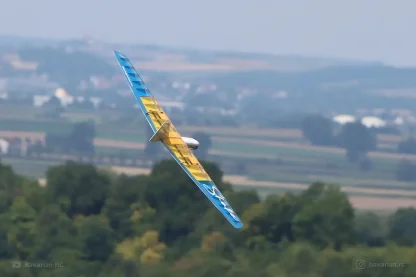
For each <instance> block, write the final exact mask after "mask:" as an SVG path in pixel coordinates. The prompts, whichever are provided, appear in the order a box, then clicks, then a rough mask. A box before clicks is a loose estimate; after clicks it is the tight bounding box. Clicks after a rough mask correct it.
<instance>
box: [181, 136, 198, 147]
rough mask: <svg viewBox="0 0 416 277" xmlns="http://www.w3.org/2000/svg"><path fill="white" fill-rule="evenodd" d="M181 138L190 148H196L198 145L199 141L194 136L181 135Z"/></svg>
mask: <svg viewBox="0 0 416 277" xmlns="http://www.w3.org/2000/svg"><path fill="white" fill-rule="evenodd" d="M182 140H183V141H184V142H185V143H186V145H188V147H189V148H190V149H192V150H195V149H198V147H199V142H198V141H197V140H196V139H194V138H188V137H182Z"/></svg>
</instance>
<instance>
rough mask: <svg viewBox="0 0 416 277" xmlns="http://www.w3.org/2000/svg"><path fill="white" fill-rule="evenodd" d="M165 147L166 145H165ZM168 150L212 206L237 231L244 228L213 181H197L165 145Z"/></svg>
mask: <svg viewBox="0 0 416 277" xmlns="http://www.w3.org/2000/svg"><path fill="white" fill-rule="evenodd" d="M163 145H165V144H163ZM165 147H166V149H167V150H168V151H169V153H170V154H171V155H172V157H173V158H174V159H175V161H176V162H177V163H178V164H179V165H180V166H181V168H182V169H183V171H185V173H186V174H187V175H188V176H189V178H190V179H191V180H192V181H193V182H194V183H195V184H196V185H197V186H198V188H199V189H200V190H201V191H202V192H203V193H204V194H205V196H206V197H207V198H208V199H209V200H210V201H211V203H212V204H214V206H215V207H216V208H217V209H218V210H219V211H220V212H221V213H222V215H223V216H224V217H225V218H226V219H227V220H228V221H229V222H230V223H231V225H233V226H234V228H236V229H240V228H242V227H243V222H241V220H240V218H239V217H238V216H237V213H236V212H234V210H233V208H232V207H231V205H230V204H229V203H228V201H227V200H226V199H225V197H224V196H223V195H222V193H221V192H220V190H219V189H218V188H217V186H216V185H215V184H214V182H212V181H198V180H196V179H195V178H194V177H193V176H192V174H191V173H190V172H189V170H188V169H187V168H186V167H185V166H184V165H183V164H182V163H181V161H180V160H179V159H178V158H177V157H176V156H175V154H173V152H172V151H171V150H170V149H169V147H167V146H166V145H165Z"/></svg>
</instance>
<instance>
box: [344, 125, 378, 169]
mask: <svg viewBox="0 0 416 277" xmlns="http://www.w3.org/2000/svg"><path fill="white" fill-rule="evenodd" d="M338 141H339V144H340V146H342V147H343V148H345V150H346V156H347V158H348V160H349V161H350V162H354V163H355V162H357V161H359V160H360V159H361V158H362V157H364V156H365V155H366V154H367V152H369V151H371V150H375V149H376V147H377V139H376V136H375V135H374V134H373V133H372V132H371V131H370V130H369V129H368V128H367V127H366V126H364V125H363V124H362V123H361V122H352V123H347V124H345V125H344V126H343V127H342V130H341V132H340V134H339V135H338Z"/></svg>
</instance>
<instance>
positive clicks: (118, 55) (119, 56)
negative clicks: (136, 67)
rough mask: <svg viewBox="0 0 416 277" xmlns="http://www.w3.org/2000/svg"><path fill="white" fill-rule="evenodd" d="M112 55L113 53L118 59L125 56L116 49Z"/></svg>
mask: <svg viewBox="0 0 416 277" xmlns="http://www.w3.org/2000/svg"><path fill="white" fill-rule="evenodd" d="M114 55H115V56H116V57H117V58H118V59H120V58H123V59H125V58H126V56H124V55H123V54H121V53H120V52H118V51H117V50H114Z"/></svg>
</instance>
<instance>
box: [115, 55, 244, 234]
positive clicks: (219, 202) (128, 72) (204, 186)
mask: <svg viewBox="0 0 416 277" xmlns="http://www.w3.org/2000/svg"><path fill="white" fill-rule="evenodd" d="M114 54H115V56H116V58H117V61H118V63H119V65H120V67H121V69H122V71H123V73H124V75H125V76H126V78H127V80H128V81H129V85H130V88H131V91H132V93H133V95H134V97H135V98H136V101H137V103H138V104H139V107H140V109H141V110H142V112H143V114H144V116H145V118H146V120H147V122H148V123H149V125H150V127H151V128H152V129H153V132H156V131H157V130H156V128H155V126H154V124H153V122H152V120H151V118H150V116H149V115H148V114H147V113H146V109H145V107H144V105H143V102H142V100H141V99H140V97H143V96H152V94H151V93H150V91H149V89H148V88H147V87H146V85H145V84H144V82H143V80H142V78H141V77H140V75H139V74H138V73H137V71H136V69H135V68H134V66H133V65H132V64H131V62H130V61H129V59H128V58H127V57H126V56H125V55H123V54H121V53H120V52H117V51H114ZM163 145H165V147H166V149H168V151H169V153H170V154H171V155H172V157H173V158H174V159H175V161H176V162H177V163H178V164H179V165H180V166H181V168H182V170H183V171H185V173H186V174H187V175H188V176H189V178H191V180H192V181H193V182H194V183H195V184H196V185H197V186H198V187H199V189H200V190H201V191H202V192H203V193H204V195H205V196H206V197H207V198H208V199H209V200H210V201H211V202H212V204H214V206H215V207H216V208H217V209H218V210H219V211H220V212H221V213H222V214H223V215H224V217H225V218H226V219H227V220H228V221H229V222H230V223H231V225H233V226H234V227H235V228H237V229H240V228H242V227H243V223H242V222H241V220H240V219H239V218H238V216H237V214H236V213H235V212H234V210H233V209H232V208H231V206H230V204H229V203H228V202H227V200H226V199H225V198H224V196H223V195H222V193H221V192H220V191H219V190H218V188H217V186H216V185H215V184H214V183H213V182H212V181H201V182H199V181H198V180H196V179H195V178H194V177H193V176H192V174H191V173H190V172H189V170H188V169H187V168H186V167H185V166H184V165H183V164H182V163H181V162H180V160H179V159H178V158H177V157H176V156H175V154H173V152H172V151H171V150H170V149H169V147H168V146H167V145H166V144H163Z"/></svg>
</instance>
